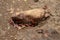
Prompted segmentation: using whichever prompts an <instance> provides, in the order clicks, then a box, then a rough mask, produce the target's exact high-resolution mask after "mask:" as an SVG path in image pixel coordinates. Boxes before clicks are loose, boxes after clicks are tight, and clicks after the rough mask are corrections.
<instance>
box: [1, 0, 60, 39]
mask: <svg viewBox="0 0 60 40" xmlns="http://www.w3.org/2000/svg"><path fill="white" fill-rule="evenodd" d="M44 6H47V9H46V11H49V12H50V14H51V16H50V18H49V19H48V20H46V21H43V22H42V23H40V24H39V25H38V26H36V27H25V28H23V29H21V30H18V29H17V28H14V27H13V26H11V25H10V24H9V22H8V20H9V18H10V17H11V16H12V14H14V13H19V12H20V11H25V10H31V9H35V8H43V7H44ZM0 40H60V0H38V1H36V0H0Z"/></svg>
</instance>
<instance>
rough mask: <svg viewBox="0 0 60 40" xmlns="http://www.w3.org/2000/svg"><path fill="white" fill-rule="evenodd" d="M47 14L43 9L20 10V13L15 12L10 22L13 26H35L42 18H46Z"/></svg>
mask: <svg viewBox="0 0 60 40" xmlns="http://www.w3.org/2000/svg"><path fill="white" fill-rule="evenodd" d="M48 16H49V14H47V13H46V12H45V11H44V9H32V10H27V11H21V12H20V13H18V14H17V13H16V14H14V15H13V16H12V17H11V21H10V24H12V25H13V26H15V25H18V26H22V25H24V26H27V27H28V26H31V27H35V26H37V25H38V24H39V23H40V22H41V20H42V19H44V18H47V17H48Z"/></svg>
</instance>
